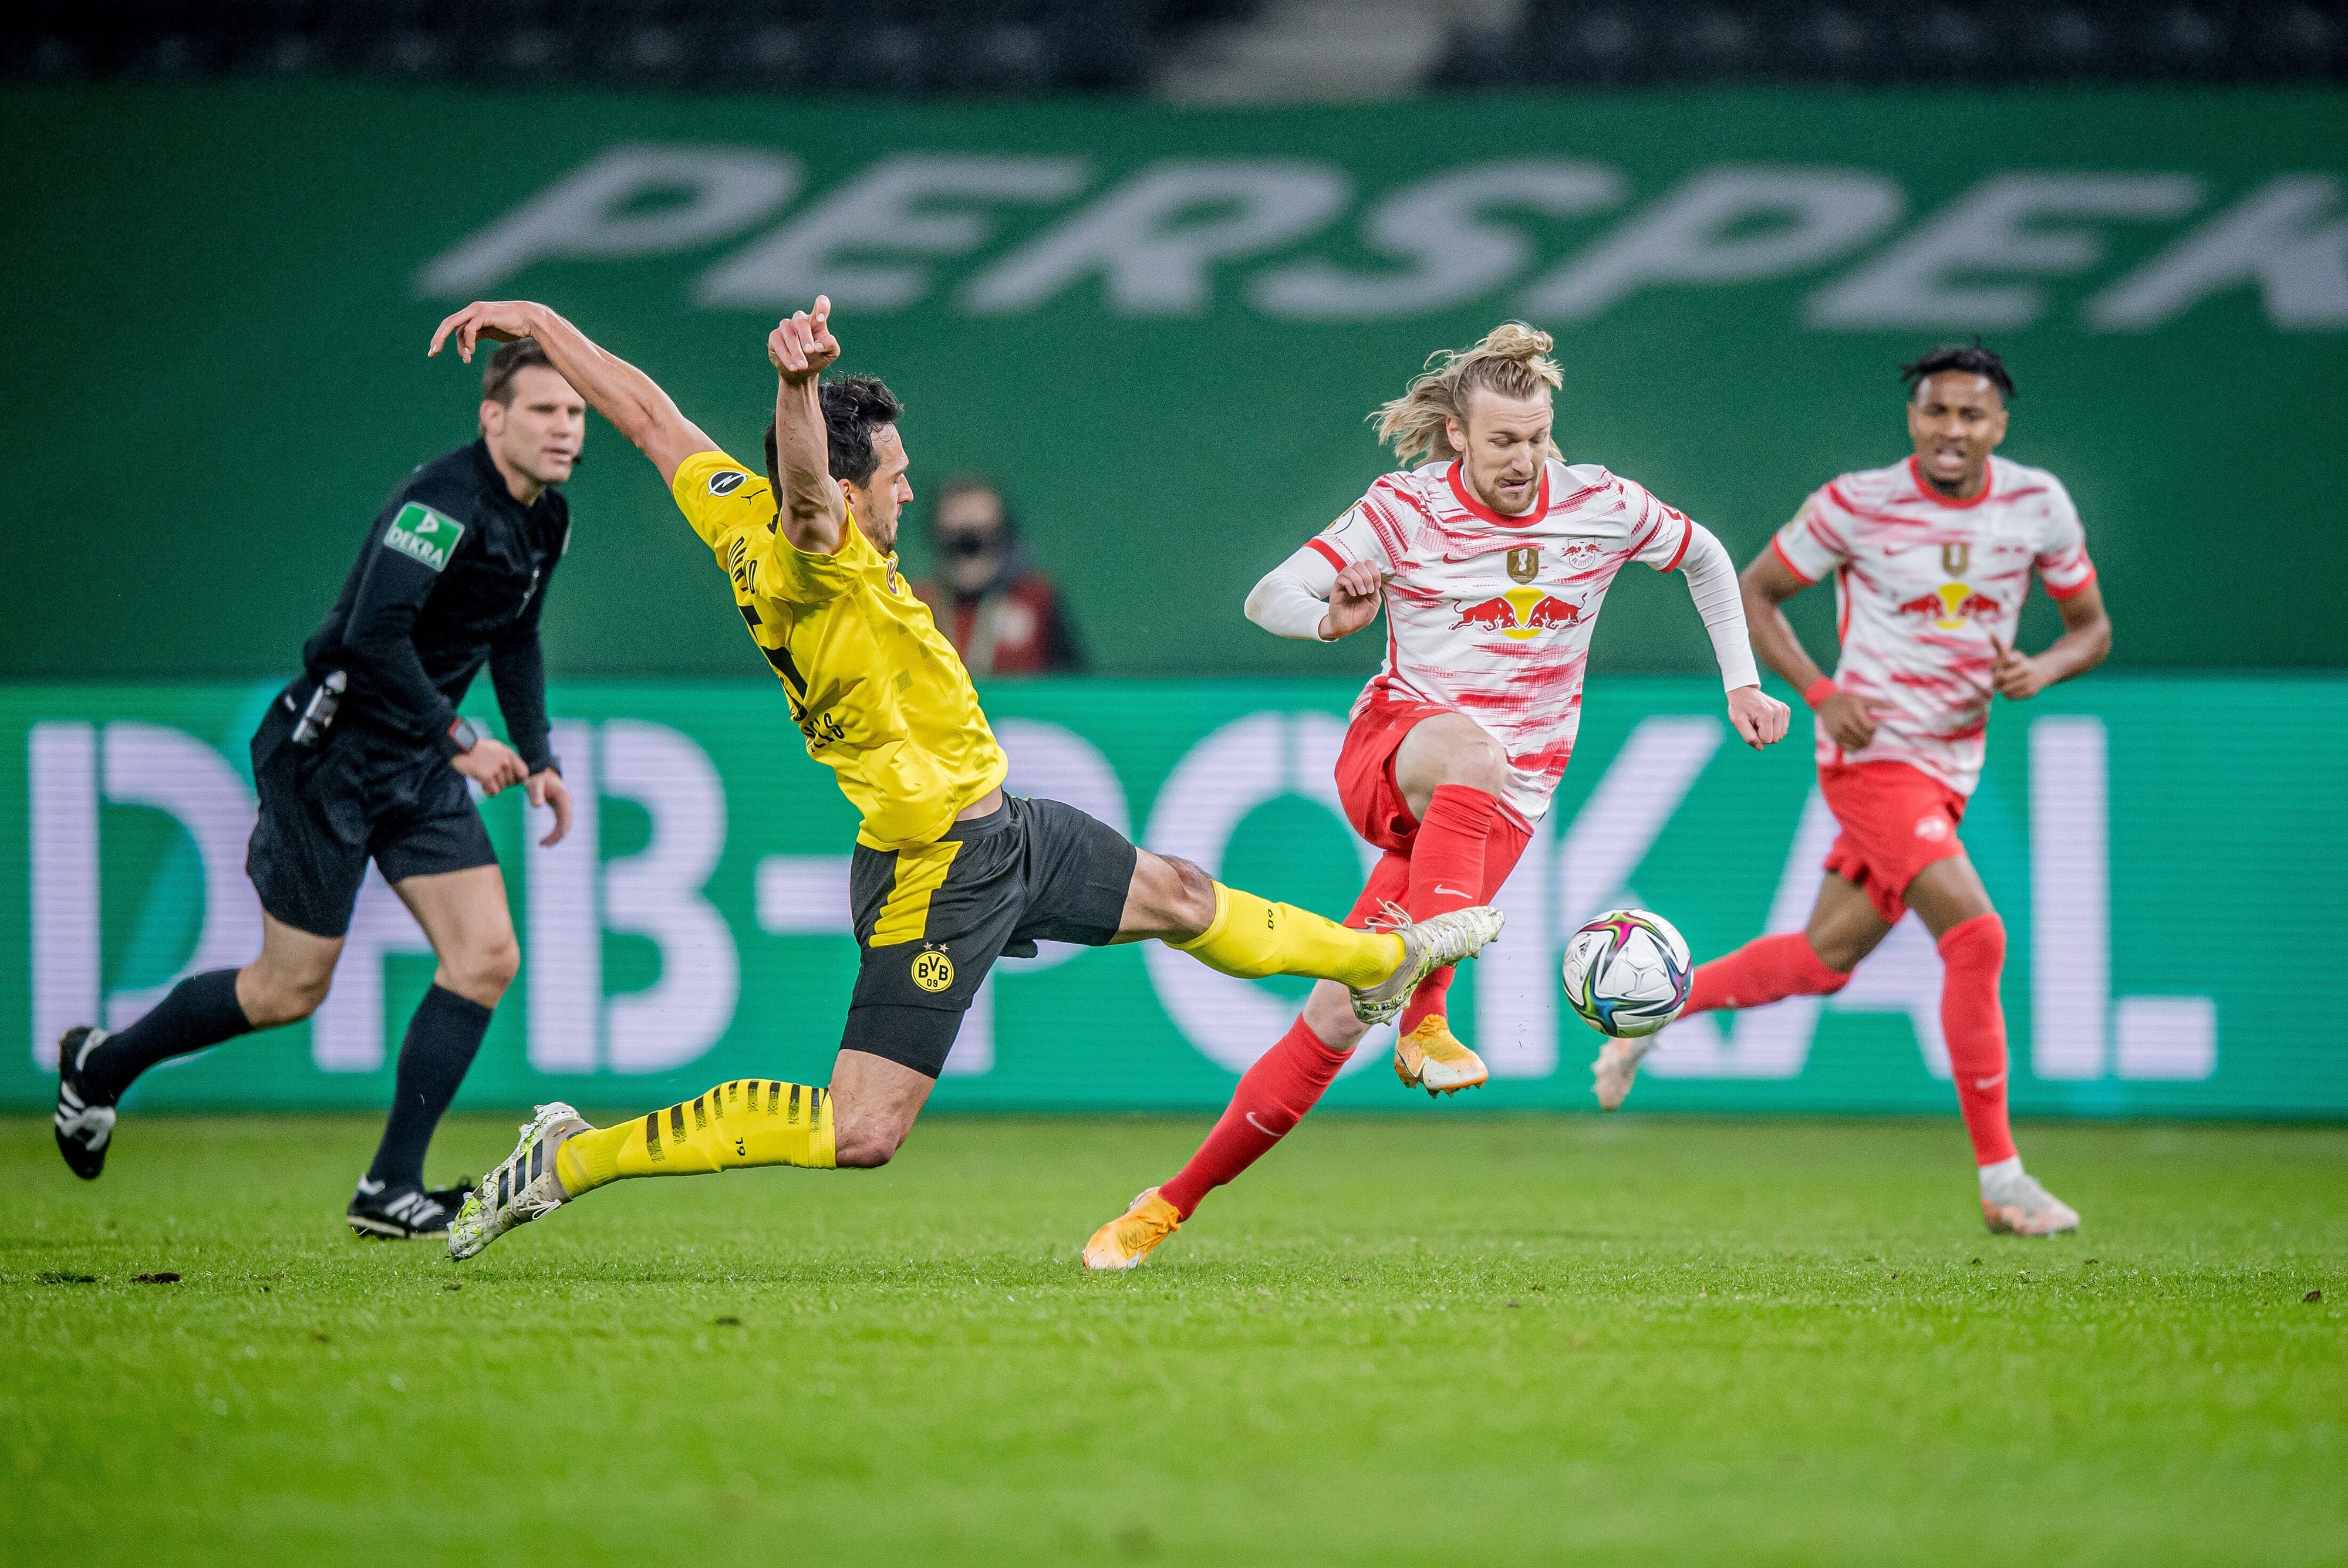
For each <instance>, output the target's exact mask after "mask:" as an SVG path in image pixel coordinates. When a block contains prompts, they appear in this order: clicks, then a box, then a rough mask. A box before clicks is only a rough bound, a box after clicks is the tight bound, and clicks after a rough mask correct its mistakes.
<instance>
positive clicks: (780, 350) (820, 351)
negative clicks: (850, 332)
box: [767, 294, 839, 384]
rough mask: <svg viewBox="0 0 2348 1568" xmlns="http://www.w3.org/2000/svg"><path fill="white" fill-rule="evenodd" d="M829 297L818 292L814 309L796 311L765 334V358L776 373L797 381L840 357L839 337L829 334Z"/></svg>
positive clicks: (820, 371)
mask: <svg viewBox="0 0 2348 1568" xmlns="http://www.w3.org/2000/svg"><path fill="white" fill-rule="evenodd" d="M830 322H831V297H830V296H829V294H818V295H817V296H816V297H815V309H814V310H813V311H812V312H808V311H795V312H793V313H791V314H790V315H788V316H787V317H785V318H784V319H783V320H782V321H781V322H779V323H777V324H776V327H775V330H774V331H773V332H770V333H767V359H768V360H769V361H770V362H772V363H773V364H774V367H775V374H777V375H779V376H781V377H782V378H783V379H784V380H785V381H788V382H791V383H793V384H797V383H799V382H803V381H807V380H808V379H810V378H812V377H814V376H817V375H819V374H822V373H823V372H824V371H825V370H826V369H827V368H829V366H830V364H831V362H832V361H834V360H836V359H838V358H839V339H838V338H836V337H834V336H832V335H831V325H830Z"/></svg>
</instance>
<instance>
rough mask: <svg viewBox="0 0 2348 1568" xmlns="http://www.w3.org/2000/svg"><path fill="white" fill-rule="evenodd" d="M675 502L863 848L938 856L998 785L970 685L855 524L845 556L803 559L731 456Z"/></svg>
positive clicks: (708, 464)
mask: <svg viewBox="0 0 2348 1568" xmlns="http://www.w3.org/2000/svg"><path fill="white" fill-rule="evenodd" d="M670 491H671V493H672V494H673V495H675V497H676V504H677V507H678V509H679V510H681V511H683V512H684V513H685V520H686V521H688V522H690V523H691V524H692V525H693V527H694V531H695V532H696V533H698V534H699V535H700V536H701V538H702V540H703V542H704V543H705V544H707V545H708V546H709V548H710V549H711V551H712V552H714V553H715V554H716V557H717V564H718V565H719V566H720V567H722V568H724V569H725V571H726V576H727V577H728V578H730V579H732V580H733V583H734V603H735V607H736V609H738V610H741V612H742V619H743V620H746V621H747V622H748V623H749V626H750V638H751V641H754V642H756V643H757V645H758V651H759V652H761V653H763V654H765V655H766V656H767V663H769V664H771V665H773V666H774V667H775V673H776V675H777V676H778V677H779V678H780V679H781V681H782V682H783V691H784V692H786V693H787V694H788V696H789V698H790V703H791V717H792V719H793V720H795V721H796V722H797V723H798V727H799V732H800V733H802V734H804V735H805V736H806V737H807V749H808V755H809V756H811V757H813V758H814V759H815V760H816V761H818V762H819V763H821V764H824V765H825V766H826V767H828V768H829V769H831V770H832V772H833V773H834V774H837V775H838V777H839V789H840V793H841V794H845V795H846V796H847V797H848V801H849V804H850V805H853V806H854V807H855V808H856V809H857V811H858V812H860V814H862V816H863V819H864V820H863V822H862V824H861V825H860V826H859V827H858V829H857V834H856V841H857V842H858V843H859V844H862V845H867V846H868V847H870V848H873V849H880V850H891V849H901V848H903V847H905V846H906V845H915V844H928V843H932V842H933V841H934V840H935V839H936V838H937V837H938V835H940V834H942V833H943V832H945V830H946V828H947V826H948V825H950V824H952V823H953V819H954V817H955V815H956V814H958V813H959V812H961V811H962V809H963V807H965V806H967V805H970V804H973V803H974V802H976V801H978V800H980V799H982V798H983V797H984V796H985V794H986V793H987V792H988V791H989V790H991V789H994V787H995V786H996V785H997V784H1001V783H1002V782H1003V777H1004V773H1005V772H1007V771H1008V768H1009V765H1010V764H1009V763H1008V762H1007V761H1006V760H1005V758H1004V754H1003V748H1002V747H1001V746H1000V745H998V744H996V743H995V740H994V731H993V730H990V729H989V728H987V724H986V715H985V714H984V713H983V712H981V711H980V709H979V706H978V693H977V692H974V691H973V690H971V684H970V672H969V671H966V670H964V669H963V664H962V660H961V659H960V658H959V657H958V656H957V655H956V654H955V652H954V651H953V644H952V643H950V642H948V641H946V640H945V638H944V637H942V635H940V634H939V631H938V629H937V626H936V624H935V623H934V622H933V621H932V620H931V619H930V611H929V607H928V606H926V605H924V604H923V603H922V601H921V600H918V599H916V598H914V597H913V590H912V589H911V588H910V587H908V586H907V585H906V583H905V580H904V579H903V578H902V577H901V576H900V575H899V574H898V571H897V558H896V557H895V556H893V555H891V556H884V555H882V554H881V553H880V551H879V550H876V549H874V548H872V542H871V541H870V539H867V538H865V537H864V535H863V532H862V531H861V530H860V529H859V528H857V527H856V526H855V522H854V519H853V518H852V517H851V518H850V523H849V526H848V528H847V529H846V530H845V537H844V538H842V539H841V540H840V544H839V549H838V550H837V551H835V552H834V553H832V554H831V555H829V556H818V555H809V554H808V553H807V552H806V551H804V550H801V549H799V548H796V547H795V546H793V545H792V543H791V541H790V540H789V539H788V538H786V537H785V536H784V534H783V532H782V530H781V529H780V528H778V527H777V523H776V516H775V497H774V492H773V490H772V488H771V487H769V486H768V484H767V481H766V479H765V478H763V477H760V476H758V475H756V474H753V473H752V472H751V471H750V470H749V469H748V468H746V467H744V466H742V465H741V464H739V463H736V461H734V459H733V458H731V457H728V456H726V454H725V453H723V452H702V453H697V454H695V456H691V457H687V458H686V459H685V461H684V463H682V464H681V465H679V466H678V467H677V470H676V479H675V483H674V484H672V485H671V487H670Z"/></svg>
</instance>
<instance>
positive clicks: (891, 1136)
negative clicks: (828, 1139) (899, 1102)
mask: <svg viewBox="0 0 2348 1568" xmlns="http://www.w3.org/2000/svg"><path fill="white" fill-rule="evenodd" d="M904 1141H905V1130H904V1129H903V1128H902V1127H899V1126H896V1125H894V1124H893V1123H886V1122H880V1121H878V1120H875V1119H873V1118H870V1117H860V1116H850V1117H847V1118H845V1119H841V1118H839V1116H838V1114H837V1112H835V1113H834V1120H833V1122H832V1143H831V1149H832V1153H831V1163H833V1164H835V1165H837V1166H839V1168H840V1169H841V1170H843V1171H870V1170H877V1169H878V1168H879V1167H880V1166H882V1165H885V1164H887V1163H889V1162H890V1161H891V1160H892V1159H894V1158H895V1157H896V1153H897V1149H898V1146H899V1145H900V1144H901V1143H904Z"/></svg>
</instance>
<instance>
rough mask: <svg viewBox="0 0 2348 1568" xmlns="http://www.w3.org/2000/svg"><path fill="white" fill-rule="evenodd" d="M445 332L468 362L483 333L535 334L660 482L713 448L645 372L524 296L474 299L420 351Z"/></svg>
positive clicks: (492, 336)
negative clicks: (648, 461)
mask: <svg viewBox="0 0 2348 1568" xmlns="http://www.w3.org/2000/svg"><path fill="white" fill-rule="evenodd" d="M451 333H454V334H455V335H456V339H457V357H458V359H461V360H463V361H464V362H465V363H466V364H472V363H473V349H474V346H475V344H477V343H479V342H480V341H481V340H482V339H485V338H486V339H487V340H489V342H491V343H511V342H513V341H514V340H515V339H516V338H525V337H526V338H530V339H532V340H534V341H535V342H536V343H538V346H539V347H541V348H542V349H544V350H545V351H546V357H547V361H548V363H550V364H552V365H553V366H554V368H555V371H556V372H557V374H560V375H561V377H562V379H563V380H565V381H567V382H569V383H570V384H571V386H572V391H574V392H576V393H578V394H579V395H580V396H582V397H583V398H585V399H586V400H587V403H588V405H589V406H590V407H592V408H593V409H594V410H595V412H596V413H598V414H600V415H602V416H603V417H604V418H606V419H608V420H610V421H611V422H612V428H613V429H614V430H617V431H618V432H619V433H620V434H621V435H623V436H626V437H627V438H628V440H629V441H630V442H631V443H632V444H633V446H635V447H636V449H637V450H639V451H641V452H642V453H644V456H647V457H649V458H651V459H652V460H653V466H654V467H655V468H658V469H659V470H660V477H661V483H662V484H664V485H665V484H670V483H673V482H674V481H675V478H676V470H677V466H678V465H679V464H681V463H683V462H684V461H685V459H686V458H687V457H690V456H693V455H694V454H695V453H696V452H714V451H716V449H717V444H716V442H714V441H712V440H711V439H710V438H709V437H708V436H705V435H703V434H702V433H701V431H700V429H699V428H698V427H697V426H696V425H694V423H693V422H692V421H691V420H689V419H687V418H686V417H685V415H683V414H681V413H679V412H678V411H677V406H676V405H675V403H674V402H672V401H670V398H669V395H668V394H667V393H665V392H663V391H662V390H661V389H660V386H659V384H657V383H656V382H654V380H653V378H652V377H651V376H649V375H646V374H644V372H643V371H641V370H638V369H637V368H636V367H635V366H634V365H633V364H629V363H628V362H627V361H626V360H624V359H622V358H621V357H620V356H619V355H617V354H610V353H607V352H605V351H604V350H603V349H602V348H600V347H598V346H597V345H596V344H595V343H594V342H593V340H592V339H590V338H589V337H588V335H587V334H586V333H582V332H581V331H580V330H579V329H578V328H577V327H575V326H572V324H571V323H569V322H567V321H565V320H563V319H562V317H561V316H560V315H558V314H556V313H554V312H553V311H551V310H549V309H548V308H547V307H546V306H544V305H541V304H534V303H532V302H530V301H528V300H477V301H475V302H473V303H471V304H469V305H467V306H466V307H465V308H464V309H463V310H461V311H458V313H456V314H455V315H453V316H450V317H449V318H448V320H446V321H444V322H442V323H440V325H439V328H438V330H437V331H435V332H434V333H433V334H432V346H431V347H430V348H428V349H427V350H426V351H425V353H426V354H427V355H429V354H438V353H439V352H440V346H441V344H442V343H446V342H447V341H448V337H449V335H450V334H451Z"/></svg>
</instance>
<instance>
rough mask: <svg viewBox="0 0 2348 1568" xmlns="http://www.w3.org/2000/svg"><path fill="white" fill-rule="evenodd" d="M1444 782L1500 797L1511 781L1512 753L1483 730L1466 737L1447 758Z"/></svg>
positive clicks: (1446, 754)
mask: <svg viewBox="0 0 2348 1568" xmlns="http://www.w3.org/2000/svg"><path fill="white" fill-rule="evenodd" d="M1443 774H1444V778H1443V782H1444V783H1446V784H1460V785H1464V786H1465V787H1467V788H1468V789H1479V790H1482V791H1483V792H1484V793H1485V794H1499V793H1500V791H1501V790H1502V789H1503V788H1505V787H1506V786H1507V784H1508V782H1509V753H1507V752H1506V751H1505V750H1503V749H1502V748H1501V745H1500V743H1499V742H1498V741H1496V740H1494V739H1493V738H1492V737H1491V736H1490V735H1489V734H1488V733H1485V732H1484V731H1482V730H1478V731H1477V732H1476V733H1473V734H1472V735H1462V736H1461V737H1460V738H1459V739H1458V741H1457V743H1454V744H1453V745H1451V746H1450V747H1448V748H1447V750H1446V752H1445V753H1444V758H1443Z"/></svg>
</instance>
